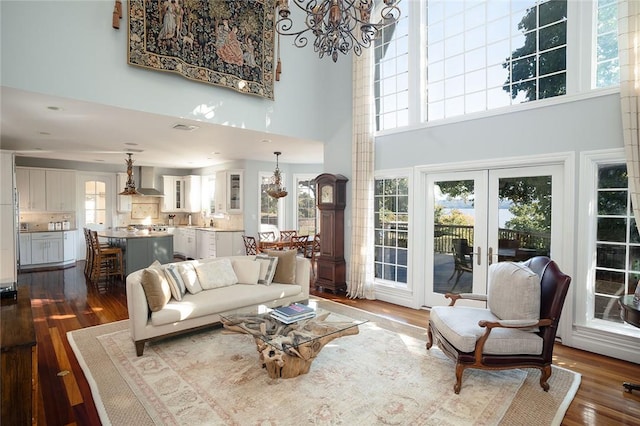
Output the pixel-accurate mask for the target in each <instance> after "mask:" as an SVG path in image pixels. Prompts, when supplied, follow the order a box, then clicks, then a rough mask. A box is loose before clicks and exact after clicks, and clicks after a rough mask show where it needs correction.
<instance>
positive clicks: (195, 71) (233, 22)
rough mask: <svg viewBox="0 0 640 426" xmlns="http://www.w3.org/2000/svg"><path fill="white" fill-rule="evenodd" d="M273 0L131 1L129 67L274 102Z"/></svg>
mask: <svg viewBox="0 0 640 426" xmlns="http://www.w3.org/2000/svg"><path fill="white" fill-rule="evenodd" d="M274 23H275V0H130V1H129V52H128V59H129V64H131V65H137V66H141V67H144V68H150V69H154V70H158V71H168V72H174V73H178V74H180V75H182V76H184V77H186V78H188V79H191V80H195V81H200V82H204V83H209V84H214V85H217V86H222V87H227V88H230V89H233V90H236V91H238V92H242V93H249V94H252V95H257V96H261V97H264V98H267V99H273V77H274V76H273V71H274V69H273V68H274V67H273V63H274V35H275V25H274Z"/></svg>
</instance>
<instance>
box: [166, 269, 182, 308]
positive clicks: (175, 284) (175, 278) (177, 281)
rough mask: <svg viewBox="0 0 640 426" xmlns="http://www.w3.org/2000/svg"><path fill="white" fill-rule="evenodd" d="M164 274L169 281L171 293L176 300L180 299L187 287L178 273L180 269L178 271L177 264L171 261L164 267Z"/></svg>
mask: <svg viewBox="0 0 640 426" xmlns="http://www.w3.org/2000/svg"><path fill="white" fill-rule="evenodd" d="M164 274H165V275H166V277H167V281H168V282H169V287H170V288H171V295H172V296H173V298H174V299H176V300H177V301H178V302H179V301H181V300H182V296H184V294H185V293H186V292H187V287H186V286H185V285H184V280H183V279H182V275H180V271H178V266H177V265H175V264H173V263H172V264H170V265H168V266H167V267H166V268H164Z"/></svg>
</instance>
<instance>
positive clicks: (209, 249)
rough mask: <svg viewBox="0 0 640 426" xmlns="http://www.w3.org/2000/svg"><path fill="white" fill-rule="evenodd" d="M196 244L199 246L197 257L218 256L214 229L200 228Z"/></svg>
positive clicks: (197, 232)
mask: <svg viewBox="0 0 640 426" xmlns="http://www.w3.org/2000/svg"><path fill="white" fill-rule="evenodd" d="M196 244H197V246H198V250H197V253H196V254H197V256H198V257H197V259H206V258H208V257H216V232H215V231H214V230H206V229H198V230H197V231H196Z"/></svg>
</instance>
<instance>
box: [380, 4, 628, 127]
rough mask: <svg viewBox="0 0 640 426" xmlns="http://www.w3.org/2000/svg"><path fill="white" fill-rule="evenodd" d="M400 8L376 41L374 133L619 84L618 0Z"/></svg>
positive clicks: (439, 5)
mask: <svg viewBox="0 0 640 426" xmlns="http://www.w3.org/2000/svg"><path fill="white" fill-rule="evenodd" d="M398 5H399V6H400V7H401V8H402V15H401V19H400V20H398V22H396V23H395V24H391V25H389V26H387V27H385V28H384V29H383V30H382V33H381V36H380V37H379V38H378V39H377V40H376V41H375V69H374V72H375V78H374V82H375V84H374V90H375V105H376V131H378V132H381V131H388V130H393V129H399V128H403V127H407V126H415V125H418V124H420V122H421V121H425V122H426V121H429V122H435V121H438V120H443V119H448V118H456V117H462V116H464V115H466V114H474V113H475V114H477V113H482V112H488V111H494V110H498V109H500V108H508V107H510V106H515V105H519V104H523V103H527V102H531V101H540V100H543V99H550V98H551V99H552V98H558V97H562V96H563V95H565V94H567V93H569V94H577V93H585V92H588V91H589V90H592V89H595V88H604V87H611V86H616V85H618V84H619V61H618V39H617V7H618V6H617V0H588V1H587V0H585V1H581V2H575V1H574V2H571V1H567V0H465V1H462V0H459V1H453V0H424V1H420V2H414V1H411V0H401V1H400V2H399V3H398ZM569 22H571V25H569V24H568V23H569ZM569 30H570V31H571V33H570V34H569V33H568V31H569ZM587 40H588V41H587ZM591 40H592V41H591ZM569 61H570V63H569ZM585 64H590V66H589V65H587V66H589V68H588V69H585ZM413 69H416V70H417V72H413Z"/></svg>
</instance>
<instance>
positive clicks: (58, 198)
mask: <svg viewBox="0 0 640 426" xmlns="http://www.w3.org/2000/svg"><path fill="white" fill-rule="evenodd" d="M45 185H46V192H47V194H46V198H47V202H46V205H47V211H51V212H54V211H58V212H70V211H75V209H76V173H75V172H74V171H71V170H45Z"/></svg>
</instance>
